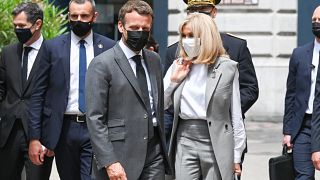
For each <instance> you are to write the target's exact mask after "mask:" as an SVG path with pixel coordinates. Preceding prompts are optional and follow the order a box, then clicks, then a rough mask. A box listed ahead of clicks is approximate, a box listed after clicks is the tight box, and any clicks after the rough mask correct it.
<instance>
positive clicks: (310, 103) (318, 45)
mask: <svg viewBox="0 0 320 180" xmlns="http://www.w3.org/2000/svg"><path fill="white" fill-rule="evenodd" d="M319 51H320V43H318V41H317V40H316V39H315V40H314V48H313V56H312V65H311V64H310V65H311V66H312V69H311V88H310V96H309V101H308V108H307V109H306V113H307V114H312V111H313V100H314V91H315V88H316V79H317V72H318V65H319Z"/></svg>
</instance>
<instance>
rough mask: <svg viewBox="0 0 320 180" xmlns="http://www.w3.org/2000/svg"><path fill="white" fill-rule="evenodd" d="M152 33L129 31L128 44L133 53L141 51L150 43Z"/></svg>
mask: <svg viewBox="0 0 320 180" xmlns="http://www.w3.org/2000/svg"><path fill="white" fill-rule="evenodd" d="M149 34H150V31H127V35H128V37H127V39H126V43H127V45H128V47H129V48H130V49H132V50H133V51H140V50H141V49H142V48H143V47H144V46H145V45H146V44H147V42H148V39H149Z"/></svg>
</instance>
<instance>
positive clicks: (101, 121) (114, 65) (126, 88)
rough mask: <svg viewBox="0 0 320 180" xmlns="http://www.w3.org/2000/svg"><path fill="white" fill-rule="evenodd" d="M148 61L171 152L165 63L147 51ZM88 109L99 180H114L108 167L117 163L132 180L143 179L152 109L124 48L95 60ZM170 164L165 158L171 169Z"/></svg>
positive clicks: (160, 129) (88, 78)
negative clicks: (166, 121)
mask: <svg viewBox="0 0 320 180" xmlns="http://www.w3.org/2000/svg"><path fill="white" fill-rule="evenodd" d="M143 58H144V60H145V62H146V66H147V69H148V73H149V77H150V81H151V87H152V95H153V100H154V101H153V103H154V107H155V111H156V118H157V121H158V126H157V130H158V133H159V135H160V137H161V143H162V147H163V152H165V149H164V147H165V140H164V131H163V129H164V124H163V81H162V74H161V68H160V67H161V66H160V57H159V55H157V54H156V53H154V52H151V51H148V50H145V49H143ZM86 106H87V124H88V129H89V132H90V136H91V143H92V147H93V152H94V160H93V173H94V174H95V176H96V179H97V180H99V179H108V178H107V174H106V171H105V168H104V167H105V166H108V165H111V164H112V163H114V162H120V163H121V165H122V166H123V167H124V169H125V172H126V175H127V177H128V178H129V179H138V178H139V175H140V174H141V172H142V169H143V166H144V163H145V158H146V154H147V145H148V120H147V109H146V106H145V104H144V102H143V98H142V94H141V90H140V88H139V84H138V82H137V79H136V77H135V75H134V73H133V71H132V68H131V66H130V64H129V61H128V59H127V58H126V56H125V54H124V52H123V51H122V49H121V48H120V46H119V44H116V45H115V46H114V47H113V48H111V49H109V50H108V51H105V52H104V53H102V54H100V55H99V56H97V57H95V58H94V61H92V63H91V64H90V66H89V68H88V71H87V76H86ZM164 155H165V153H164ZM167 163H168V160H167V156H166V155H165V166H166V167H168V164H167Z"/></svg>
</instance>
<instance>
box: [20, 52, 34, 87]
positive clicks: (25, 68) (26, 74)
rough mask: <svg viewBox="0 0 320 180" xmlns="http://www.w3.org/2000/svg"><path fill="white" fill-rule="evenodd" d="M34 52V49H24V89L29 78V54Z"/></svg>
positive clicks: (22, 74) (22, 71)
mask: <svg viewBox="0 0 320 180" xmlns="http://www.w3.org/2000/svg"><path fill="white" fill-rule="evenodd" d="M31 50H32V47H24V52H23V58H22V69H21V79H22V87H23V88H25V86H26V82H27V79H28V78H27V77H28V56H29V52H30V51H31Z"/></svg>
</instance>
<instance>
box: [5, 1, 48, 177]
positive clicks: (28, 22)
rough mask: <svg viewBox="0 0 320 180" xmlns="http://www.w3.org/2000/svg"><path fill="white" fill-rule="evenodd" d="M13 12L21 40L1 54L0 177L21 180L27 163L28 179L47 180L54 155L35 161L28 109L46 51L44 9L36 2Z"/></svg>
mask: <svg viewBox="0 0 320 180" xmlns="http://www.w3.org/2000/svg"><path fill="white" fill-rule="evenodd" d="M12 15H13V26H14V31H15V33H16V35H17V38H18V40H19V42H18V43H14V44H11V45H8V46H6V47H4V48H3V49H2V54H1V57H0V103H1V104H0V115H1V120H0V179H8V180H20V179H21V172H22V169H23V166H25V168H26V177H27V179H28V180H29V179H30V180H46V179H49V176H50V172H51V165H52V159H53V158H52V157H51V158H49V157H46V161H45V163H44V164H43V165H42V166H36V165H34V164H32V162H31V161H30V159H29V156H28V144H29V143H28V138H27V135H28V125H27V120H28V112H27V109H28V107H29V106H30V97H31V92H32V88H33V86H34V83H35V72H36V71H37V69H38V67H39V61H40V57H41V55H42V54H43V48H42V43H43V37H42V34H41V28H42V25H43V12H42V10H41V9H40V7H39V6H38V5H37V4H35V3H21V4H19V5H18V6H17V7H15V8H14V10H13V12H12ZM45 151H46V150H45Z"/></svg>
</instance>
